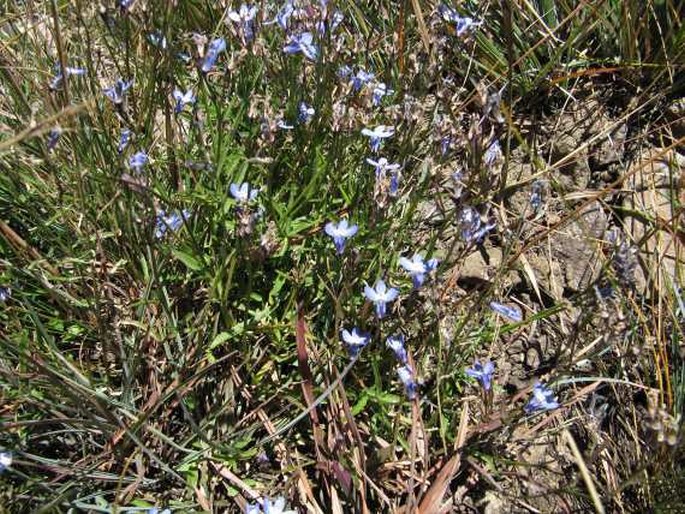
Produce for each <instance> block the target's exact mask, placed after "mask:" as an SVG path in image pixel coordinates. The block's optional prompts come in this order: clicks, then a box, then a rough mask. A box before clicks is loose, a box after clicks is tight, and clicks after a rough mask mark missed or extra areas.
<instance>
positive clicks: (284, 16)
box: [270, 0, 295, 30]
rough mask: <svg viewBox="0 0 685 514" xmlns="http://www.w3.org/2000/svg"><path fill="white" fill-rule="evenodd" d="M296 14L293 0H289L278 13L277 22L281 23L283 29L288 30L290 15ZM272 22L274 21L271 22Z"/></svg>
mask: <svg viewBox="0 0 685 514" xmlns="http://www.w3.org/2000/svg"><path fill="white" fill-rule="evenodd" d="M293 14H295V6H294V5H293V1H292V0H287V2H286V3H285V4H283V7H281V9H280V10H279V11H278V13H276V20H275V21H276V23H278V24H279V25H280V27H281V28H282V29H283V30H288V23H289V21H290V17H291V16H292V15H293ZM270 23H273V21H272V22H270Z"/></svg>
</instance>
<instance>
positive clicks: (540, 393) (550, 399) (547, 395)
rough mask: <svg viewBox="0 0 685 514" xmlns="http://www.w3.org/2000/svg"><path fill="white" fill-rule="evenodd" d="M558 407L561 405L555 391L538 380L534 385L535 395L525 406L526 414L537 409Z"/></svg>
mask: <svg viewBox="0 0 685 514" xmlns="http://www.w3.org/2000/svg"><path fill="white" fill-rule="evenodd" d="M557 407H559V402H558V401H557V400H556V398H555V397H554V392H553V391H552V390H551V389H549V388H548V387H545V386H544V385H542V384H541V383H540V382H538V381H537V380H536V381H535V385H534V386H533V397H532V398H531V399H530V401H529V402H528V403H527V404H526V406H525V407H524V410H525V411H526V414H530V413H532V412H535V411H544V410H552V409H556V408H557Z"/></svg>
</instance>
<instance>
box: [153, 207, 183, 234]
mask: <svg viewBox="0 0 685 514" xmlns="http://www.w3.org/2000/svg"><path fill="white" fill-rule="evenodd" d="M189 217H190V212H189V211H188V210H187V209H183V211H181V212H180V213H179V212H172V213H170V214H167V213H166V211H164V210H160V211H159V212H158V213H157V222H156V223H155V238H156V239H161V238H162V237H164V235H165V234H166V232H167V230H171V231H172V232H176V231H177V230H178V229H179V228H181V226H182V225H183V221H184V220H187V219H188V218H189Z"/></svg>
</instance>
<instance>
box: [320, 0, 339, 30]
mask: <svg viewBox="0 0 685 514" xmlns="http://www.w3.org/2000/svg"><path fill="white" fill-rule="evenodd" d="M322 4H323V2H322ZM321 17H322V19H321V20H320V21H319V23H317V29H318V31H319V34H321V35H322V36H323V35H324V34H325V33H326V29H328V32H333V31H335V29H337V28H338V26H339V25H340V24H341V23H342V22H343V20H344V19H345V15H344V14H343V13H341V12H340V11H338V10H337V9H336V10H335V11H333V14H331V17H330V19H328V14H327V7H324V9H323V12H322V13H321Z"/></svg>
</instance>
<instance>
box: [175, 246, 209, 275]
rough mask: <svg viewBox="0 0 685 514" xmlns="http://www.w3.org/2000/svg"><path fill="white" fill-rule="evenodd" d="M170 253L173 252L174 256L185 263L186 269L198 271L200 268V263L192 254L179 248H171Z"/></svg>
mask: <svg viewBox="0 0 685 514" xmlns="http://www.w3.org/2000/svg"><path fill="white" fill-rule="evenodd" d="M171 253H173V254H174V257H176V258H177V259H178V260H179V261H181V262H182V263H183V264H185V265H186V267H187V268H188V269H191V270H193V271H199V270H201V269H202V263H201V262H200V261H199V260H197V259H196V258H195V257H193V256H192V255H189V254H187V253H185V252H182V251H181V250H172V251H171Z"/></svg>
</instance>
